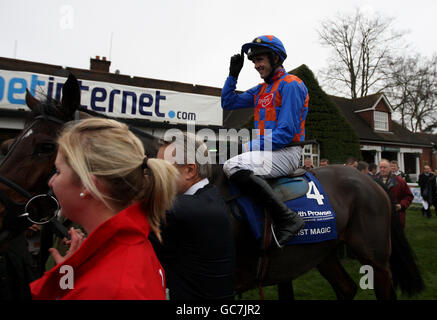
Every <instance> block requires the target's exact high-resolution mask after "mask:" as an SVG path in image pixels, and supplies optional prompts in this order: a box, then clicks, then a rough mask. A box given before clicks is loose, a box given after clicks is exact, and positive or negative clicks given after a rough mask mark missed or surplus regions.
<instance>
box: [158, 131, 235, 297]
mask: <svg viewBox="0 0 437 320" xmlns="http://www.w3.org/2000/svg"><path fill="white" fill-rule="evenodd" d="M190 146H194V148H193V149H194V150H189V149H190ZM190 151H192V152H190ZM182 152H183V153H182ZM178 153H179V154H178ZM208 157H209V154H208V149H207V147H206V145H205V144H204V143H203V142H202V141H199V140H197V139H196V137H195V135H193V134H187V133H185V134H183V135H181V136H179V137H177V138H176V140H175V141H174V142H172V143H170V144H167V145H165V146H163V147H162V148H161V149H160V151H159V153H158V158H161V159H166V160H168V161H170V162H172V163H173V164H174V165H175V166H176V168H177V169H178V170H179V173H180V178H179V181H178V196H177V198H176V201H175V203H174V206H173V208H172V210H171V211H169V212H167V215H166V222H165V224H164V225H163V229H162V239H163V241H162V244H160V243H159V242H158V241H153V244H154V248H155V251H156V253H157V255H158V258H159V260H160V262H161V264H162V265H163V267H164V270H165V274H166V282H167V288H168V289H169V298H170V300H194V299H195V300H199V299H230V298H233V296H234V288H235V283H234V272H235V268H234V264H235V249H234V240H233V234H232V228H231V223H230V217H229V215H228V211H227V208H226V204H225V202H224V200H223V198H222V196H221V194H220V193H219V190H218V188H217V187H216V186H215V185H213V184H211V183H210V182H209V180H208V177H210V173H211V168H210V161H206V160H208Z"/></svg>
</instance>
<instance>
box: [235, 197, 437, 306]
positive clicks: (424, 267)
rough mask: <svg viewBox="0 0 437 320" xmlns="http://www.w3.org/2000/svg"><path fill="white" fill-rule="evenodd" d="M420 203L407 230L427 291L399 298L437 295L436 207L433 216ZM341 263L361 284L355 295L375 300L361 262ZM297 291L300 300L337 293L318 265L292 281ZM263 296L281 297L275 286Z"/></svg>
mask: <svg viewBox="0 0 437 320" xmlns="http://www.w3.org/2000/svg"><path fill="white" fill-rule="evenodd" d="M420 208H421V207H420V206H418V205H413V206H411V207H410V208H409V209H408V211H407V222H406V228H405V232H406V235H407V238H408V241H409V243H410V245H411V247H412V248H413V251H414V252H415V254H416V257H417V263H418V265H419V268H420V270H421V272H422V277H423V279H424V282H425V286H426V288H425V291H423V292H422V293H421V294H420V295H418V296H416V297H413V298H409V297H405V296H402V295H401V292H400V291H399V290H398V291H397V297H398V299H419V300H435V299H437V255H436V254H435V252H436V251H437V217H436V215H435V213H434V211H433V214H434V215H433V217H432V218H431V219H428V218H424V217H422V213H421V210H420ZM341 262H342V265H343V266H344V268H345V269H346V271H347V272H348V274H349V275H350V276H351V277H352V278H353V279H354V280H355V283H356V284H357V285H358V292H357V295H356V296H355V299H358V300H375V295H374V292H373V290H369V289H368V290H363V289H361V288H360V287H359V280H360V278H361V277H362V276H363V274H360V273H359V270H360V267H361V265H360V263H359V262H358V261H356V260H354V259H350V258H345V259H342V260H341ZM293 286H294V294H295V298H296V299H297V300H335V299H336V296H335V293H334V291H333V290H332V288H331V286H330V285H329V283H328V282H327V281H326V280H325V279H324V278H323V277H322V276H321V275H320V274H319V272H318V271H317V270H315V269H313V270H311V271H309V272H307V273H306V274H304V275H302V276H300V277H299V278H298V279H296V280H295V281H293ZM263 292H264V298H265V299H266V300H276V299H277V298H278V294H277V288H276V286H271V287H264V288H263ZM242 299H249V300H259V299H260V295H259V291H258V289H254V290H251V291H248V292H246V293H244V294H243V296H242Z"/></svg>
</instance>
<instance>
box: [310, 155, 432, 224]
mask: <svg viewBox="0 0 437 320" xmlns="http://www.w3.org/2000/svg"><path fill="white" fill-rule="evenodd" d="M303 163H304V164H303V166H302V168H304V169H307V170H310V169H312V168H314V164H313V162H312V160H311V157H306V158H305V159H304V162H303ZM326 165H329V160H328V159H321V160H320V165H319V167H324V166H326ZM344 166H348V167H353V168H356V169H357V170H359V171H360V172H362V173H363V174H366V175H369V176H371V177H372V178H373V179H374V180H376V181H377V182H379V183H380V184H382V185H383V186H384V187H386V188H387V190H389V192H390V194H391V196H392V197H393V199H394V201H395V204H396V210H397V211H398V212H399V217H400V219H401V224H402V226H403V227H404V228H405V212H406V209H407V208H408V207H409V206H410V204H411V203H412V200H413V199H414V196H413V194H412V193H411V190H410V188H409V186H408V185H407V175H406V174H405V173H404V172H403V171H401V170H400V168H399V164H398V162H397V161H396V160H391V161H389V160H387V159H381V160H380V161H379V164H376V163H373V162H372V163H368V162H366V161H358V160H357V159H356V158H355V157H348V158H347V159H346V162H345V163H344ZM417 183H418V185H419V187H420V195H421V197H422V204H423V207H422V215H423V216H426V217H428V218H431V217H432V214H431V207H432V206H433V207H434V210H435V213H436V215H437V169H435V170H434V171H433V170H432V168H431V167H430V166H429V165H425V166H424V167H423V172H422V173H421V174H420V175H419V177H418V180H417Z"/></svg>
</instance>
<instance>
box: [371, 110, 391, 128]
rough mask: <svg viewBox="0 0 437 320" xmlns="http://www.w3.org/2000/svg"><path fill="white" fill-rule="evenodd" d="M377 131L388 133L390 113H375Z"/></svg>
mask: <svg viewBox="0 0 437 320" xmlns="http://www.w3.org/2000/svg"><path fill="white" fill-rule="evenodd" d="M374 117H375V130H380V131H388V113H386V112H379V111H375V114H374Z"/></svg>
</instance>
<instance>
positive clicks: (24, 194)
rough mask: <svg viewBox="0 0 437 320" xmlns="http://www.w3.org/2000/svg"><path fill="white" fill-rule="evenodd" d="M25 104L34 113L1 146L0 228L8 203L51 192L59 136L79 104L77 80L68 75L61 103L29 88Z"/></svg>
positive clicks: (0, 227) (20, 201)
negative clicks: (16, 134)
mask: <svg viewBox="0 0 437 320" xmlns="http://www.w3.org/2000/svg"><path fill="white" fill-rule="evenodd" d="M26 104H27V106H28V107H29V108H30V109H31V111H32V112H31V114H30V117H29V119H27V121H26V123H25V126H24V129H23V130H22V131H21V132H20V134H19V135H18V136H17V137H16V138H15V139H14V140H13V141H8V142H6V143H4V145H2V150H4V151H6V156H5V158H4V159H3V161H2V162H1V163H0V202H1V203H0V230H1V229H2V228H3V218H4V214H5V212H6V209H8V205H10V206H12V207H14V204H15V205H16V204H17V203H23V202H24V203H25V202H26V201H27V200H29V197H31V196H33V195H36V194H40V193H46V192H47V191H48V185H47V182H48V179H49V177H50V175H51V173H52V172H53V168H54V161H55V159H56V152H57V144H56V138H57V135H58V133H59V131H60V129H61V128H62V126H63V124H64V123H65V122H68V121H70V120H72V119H73V117H74V113H75V111H76V110H77V108H78V107H79V106H80V87H79V85H78V82H77V79H76V78H75V77H74V76H73V75H70V76H69V77H68V79H67V81H66V82H65V83H64V86H63V89H62V100H61V102H58V101H55V100H53V99H51V98H47V99H46V100H45V101H39V100H37V99H36V98H35V97H33V96H32V94H31V93H30V92H29V91H27V92H26ZM11 204H12V205H11ZM16 208H17V206H15V209H16ZM8 212H9V209H8ZM20 213H23V212H13V213H12V212H9V213H8V217H9V216H11V214H12V215H13V216H16V215H17V214H20Z"/></svg>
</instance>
